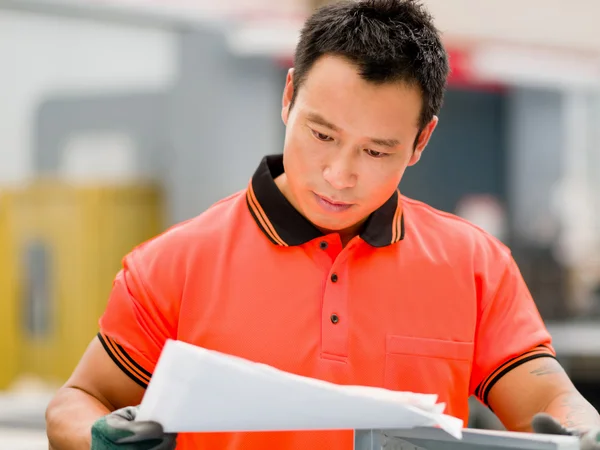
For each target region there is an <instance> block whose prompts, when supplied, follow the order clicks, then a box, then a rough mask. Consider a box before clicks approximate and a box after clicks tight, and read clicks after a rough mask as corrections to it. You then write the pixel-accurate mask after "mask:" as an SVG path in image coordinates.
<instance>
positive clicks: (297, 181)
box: [276, 56, 437, 231]
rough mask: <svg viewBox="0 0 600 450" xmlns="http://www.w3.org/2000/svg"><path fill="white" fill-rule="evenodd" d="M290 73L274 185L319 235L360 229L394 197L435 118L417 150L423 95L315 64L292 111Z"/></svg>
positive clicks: (329, 63)
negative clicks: (279, 162) (278, 171)
mask: <svg viewBox="0 0 600 450" xmlns="http://www.w3.org/2000/svg"><path fill="white" fill-rule="evenodd" d="M292 95H293V70H291V71H290V72H289V74H288V78H287V82H286V87H285V91H284V95H283V110H282V118H283V121H284V123H285V124H286V126H287V128H286V136H285V145H284V152H283V156H284V167H285V174H284V175H282V176H281V177H280V178H278V179H277V180H276V181H277V184H278V186H279V187H280V189H281V190H282V192H283V194H284V195H285V196H286V197H287V198H288V200H289V201H290V202H291V203H292V205H294V207H295V208H296V209H297V210H298V211H299V212H300V213H301V214H302V215H304V216H305V217H306V218H307V219H308V220H310V221H311V222H312V223H313V224H315V226H317V227H318V228H320V229H321V230H323V231H343V230H348V229H352V228H353V227H357V226H359V225H360V224H361V223H362V222H363V221H364V220H365V219H366V218H367V217H368V216H369V215H370V214H371V213H372V212H373V211H375V210H376V209H377V208H379V207H380V206H381V205H383V204H384V203H385V202H386V201H387V200H388V199H389V198H390V196H391V195H392V194H393V193H394V191H395V190H396V188H397V187H398V184H399V183H400V180H401V178H402V175H403V174H404V171H405V170H406V167H408V166H410V165H413V164H416V163H417V162H418V161H419V158H420V157H421V153H422V151H423V149H424V148H425V146H426V144H427V142H428V140H429V137H430V136H431V133H432V132H433V129H434V128H435V125H436V123H437V118H435V119H434V120H433V121H432V122H431V123H430V124H429V125H428V126H427V127H426V128H425V130H423V132H422V134H421V136H420V138H419V140H418V143H417V146H416V148H415V146H414V143H415V139H416V137H417V134H418V131H419V123H418V120H419V115H420V112H421V101H422V100H421V94H420V91H419V90H418V88H416V87H413V86H410V85H407V84H404V83H389V84H379V85H377V84H374V83H369V82H367V81H364V80H363V79H362V78H361V77H360V75H359V74H358V71H357V69H356V68H355V66H353V65H352V64H351V63H349V62H347V61H346V60H345V59H342V58H339V57H332V56H326V57H323V58H321V59H319V60H318V61H317V63H316V64H315V65H314V66H313V68H312V69H311V71H310V73H309V74H308V76H307V77H306V80H305V82H304V84H303V85H302V87H301V88H300V89H299V92H298V95H297V97H296V100H295V102H294V105H293V107H292V108H291V110H290V103H291V99H292Z"/></svg>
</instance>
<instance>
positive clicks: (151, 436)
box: [115, 422, 164, 444]
mask: <svg viewBox="0 0 600 450" xmlns="http://www.w3.org/2000/svg"><path fill="white" fill-rule="evenodd" d="M127 431H128V432H130V433H131V434H130V435H129V436H124V437H121V438H120V439H118V440H116V441H115V442H116V443H117V444H128V443H131V442H143V441H151V440H156V439H158V440H160V439H163V437H164V431H163V427H162V425H161V424H159V423H157V422H129V423H128V424H127Z"/></svg>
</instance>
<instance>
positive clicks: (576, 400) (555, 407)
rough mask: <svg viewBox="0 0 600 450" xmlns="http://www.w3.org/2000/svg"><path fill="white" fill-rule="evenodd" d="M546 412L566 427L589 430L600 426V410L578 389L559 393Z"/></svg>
mask: <svg viewBox="0 0 600 450" xmlns="http://www.w3.org/2000/svg"><path fill="white" fill-rule="evenodd" d="M544 412H546V413H548V414H550V415H551V416H552V417H554V418H556V419H558V420H559V421H560V422H561V423H562V424H563V426H565V427H566V428H573V429H576V430H578V431H587V430H590V429H592V428H599V427H600V415H599V414H598V411H597V410H596V409H595V408H594V407H593V406H592V405H591V404H590V403H589V402H588V401H587V400H585V399H584V398H583V396H582V395H581V394H580V393H579V392H577V391H572V392H567V393H564V394H561V395H558V396H557V397H556V398H555V399H554V400H552V401H551V402H550V403H549V404H548V406H547V407H546V409H545V411H544Z"/></svg>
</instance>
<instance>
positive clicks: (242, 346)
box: [47, 0, 600, 450]
mask: <svg viewBox="0 0 600 450" xmlns="http://www.w3.org/2000/svg"><path fill="white" fill-rule="evenodd" d="M447 74H448V62H447V55H446V52H445V50H444V48H443V46H442V43H441V41H440V37H439V35H438V32H437V30H436V29H435V27H434V25H433V24H432V20H431V18H430V16H429V15H428V14H427V12H426V11H425V10H424V9H423V8H422V7H421V6H420V5H419V4H417V3H416V2H414V1H410V0H363V1H360V2H349V3H340V4H336V5H333V6H328V7H325V8H323V9H321V10H319V11H318V12H316V13H315V14H314V15H313V16H312V17H311V18H310V19H309V20H308V21H307V23H306V25H305V27H304V29H303V32H302V35H301V39H300V41H299V44H298V47H297V52H296V58H295V68H294V70H290V71H289V73H288V77H287V81H286V86H285V90H284V93H283V108H282V118H283V121H284V123H285V124H286V130H287V131H286V136H285V144H284V150H283V156H282V157H281V156H269V157H266V158H265V159H264V160H263V161H262V162H261V163H260V165H259V166H258V168H257V170H256V172H255V174H254V176H253V177H252V180H251V182H250V183H249V185H248V188H247V189H245V190H243V191H242V192H238V193H236V194H234V195H232V196H230V197H228V198H226V199H224V200H222V201H220V202H218V203H217V204H215V205H214V206H212V207H211V208H210V209H209V210H207V211H206V212H204V213H203V214H201V215H200V216H198V217H196V218H194V219H191V220H189V221H187V222H185V223H183V224H179V225H177V226H175V227H173V228H172V229H170V230H168V231H167V232H166V233H164V234H162V235H161V236H159V237H157V238H155V239H153V240H151V241H149V242H146V243H144V244H143V245H140V246H139V247H138V248H136V249H134V250H133V251H132V252H131V253H130V254H129V255H127V256H126V258H125V259H124V265H123V270H122V271H121V272H120V273H119V274H118V276H117V278H116V280H115V283H114V287H113V292H112V294H111V297H110V300H109V303H108V306H107V309H106V312H105V313H104V315H103V317H102V319H101V320H100V333H99V335H98V338H97V339H94V340H93V342H92V343H91V344H90V346H89V348H88V350H87V351H86V352H85V354H84V355H83V357H82V359H81V362H80V364H79V365H78V367H77V368H76V369H75V371H74V373H73V375H72V377H71V378H70V379H69V380H68V382H67V383H66V385H65V386H64V387H63V388H62V389H61V390H60V391H59V392H58V393H57V395H56V397H55V398H54V399H53V401H52V402H51V404H50V405H49V407H48V410H47V424H48V436H49V440H50V444H51V448H53V449H54V450H83V449H87V448H89V447H90V444H91V446H92V448H93V449H110V448H114V449H118V448H122V449H128V450H137V449H155V450H158V449H170V448H174V446H175V436H172V435H163V433H162V430H161V428H160V426H159V425H157V424H153V423H144V422H133V419H134V417H135V414H136V408H135V405H139V403H140V402H141V400H142V397H143V394H144V388H145V387H146V386H147V384H148V382H149V380H150V377H151V374H152V371H153V369H154V366H155V364H156V362H157V359H158V357H159V355H160V352H161V349H162V347H163V345H164V343H165V340H166V339H169V338H170V339H179V340H182V341H186V342H190V343H192V344H194V345H198V346H202V347H206V348H210V349H214V350H218V351H221V352H224V353H228V354H233V355H237V356H241V357H244V358H247V359H250V360H253V361H258V362H261V363H266V364H270V365H272V366H275V367H277V368H279V369H282V370H286V371H289V372H292V373H297V374H300V375H304V376H308V377H314V378H319V379H323V380H327V381H330V382H334V383H339V384H359V385H371V386H381V387H385V388H387V389H395V390H407V391H416V392H424V393H435V394H438V396H439V399H440V401H444V402H446V404H447V410H446V412H447V413H449V414H452V415H455V416H456V417H459V418H461V419H463V420H465V421H466V419H467V415H468V407H467V400H468V397H469V396H470V395H472V394H474V395H476V396H477V397H478V398H479V399H480V400H481V401H482V402H483V403H485V404H486V405H488V406H490V407H491V408H492V409H493V410H494V411H495V412H496V414H497V415H498V417H499V418H500V420H502V422H503V423H504V425H505V426H506V427H507V428H508V429H510V430H517V431H531V430H532V425H531V424H532V419H533V418H534V416H536V414H538V413H546V414H548V416H538V417H537V418H536V420H535V422H534V423H535V426H536V428H537V429H538V430H543V431H547V432H558V433H567V432H571V430H566V428H569V429H574V430H577V431H578V432H579V433H581V434H582V435H583V434H584V433H587V434H585V436H586V439H587V440H593V438H595V436H596V434H595V431H594V430H596V429H597V427H599V426H600V417H599V416H598V414H597V412H596V411H595V410H594V408H593V407H592V406H591V405H590V404H589V403H588V402H586V401H585V400H584V399H583V398H582V397H581V395H580V394H579V393H578V392H577V391H576V390H575V388H574V386H573V385H572V383H571V382H570V380H569V378H568V377H567V375H566V374H565V372H564V371H563V370H562V368H561V367H560V365H559V364H558V362H557V361H556V360H555V359H554V350H553V348H552V346H551V339H550V336H549V335H548V333H547V331H546V329H545V328H544V325H543V323H542V320H541V319H540V316H539V314H538V312H537V309H536V307H535V305H534V302H533V300H532V299H531V296H530V295H529V292H528V290H527V288H526V286H525V284H524V282H523V280H522V278H521V275H520V273H519V270H518V269H517V267H516V265H515V262H514V260H513V258H512V257H511V254H510V251H509V250H508V249H507V248H506V247H504V246H503V245H502V244H501V243H500V242H499V241H497V240H496V239H494V238H493V237H491V236H490V235H488V234H486V233H485V232H483V231H482V230H480V229H478V228H476V227H475V226H473V225H471V224H469V223H468V222H466V221H464V220H461V219H459V218H457V217H455V216H452V215H450V214H445V213H442V212H439V211H436V210H434V209H433V208H431V207H428V206H427V205H424V204H422V203H420V202H416V201H414V200H410V199H408V198H406V197H404V196H402V195H400V194H399V192H398V191H397V187H398V185H399V183H400V180H401V178H402V175H403V173H404V171H405V170H406V169H407V167H409V166H412V165H414V164H416V163H417V162H418V161H419V159H420V157H421V154H422V152H423V151H424V149H425V147H426V145H427V143H428V141H429V138H430V136H431V134H432V133H433V131H434V129H435V127H436V125H437V122H438V119H437V117H436V114H438V111H439V110H440V107H441V104H442V98H443V94H444V89H445V85H446V78H447ZM224 401H227V402H235V399H232V398H228V399H224ZM202 407H203V405H201V404H199V405H198V408H199V409H201V408H202ZM112 411H117V412H114V413H111V412H112ZM551 417H554V418H555V419H556V422H555V421H553V419H552V418H551ZM561 424H562V425H561ZM563 426H564V429H563ZM552 427H554V428H552ZM90 430H91V432H90ZM177 448H178V449H179V450H190V449H200V448H211V449H244V450H249V449H259V448H260V449H264V448H278V449H303V450H304V449H311V450H318V449H346V450H348V449H351V448H352V433H351V432H349V431H319V432H302V433H298V432H281V433H262V432H261V433H206V434H198V435H194V434H181V435H179V436H177Z"/></svg>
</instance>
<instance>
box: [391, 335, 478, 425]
mask: <svg viewBox="0 0 600 450" xmlns="http://www.w3.org/2000/svg"><path fill="white" fill-rule="evenodd" d="M472 358H473V343H471V342H456V341H445V340H438V339H428V338H421V337H410V336H394V335H388V336H387V340H386V357H385V380H384V386H385V387H386V388H387V389H392V390H397V391H410V392H417V393H422V394H437V395H438V402H445V403H446V405H447V408H448V409H447V410H446V412H447V413H449V414H452V412H453V411H452V410H453V409H455V406H456V407H459V408H460V406H458V405H459V404H461V405H462V403H463V402H466V399H467V397H468V395H469V381H470V376H471V361H472Z"/></svg>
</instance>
